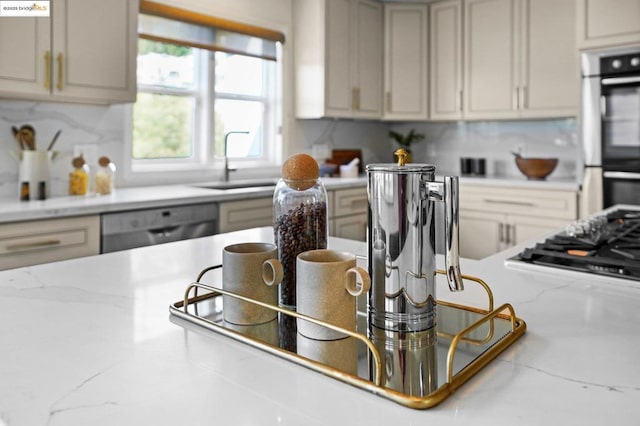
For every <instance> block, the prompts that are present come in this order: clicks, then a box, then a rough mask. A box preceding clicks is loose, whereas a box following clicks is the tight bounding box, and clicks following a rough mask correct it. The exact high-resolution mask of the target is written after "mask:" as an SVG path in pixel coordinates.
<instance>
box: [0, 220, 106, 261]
mask: <svg viewBox="0 0 640 426" xmlns="http://www.w3.org/2000/svg"><path fill="white" fill-rule="evenodd" d="M99 252H100V218H99V216H97V215H96V216H84V217H74V218H67V219H52V220H42V221H30V222H19V223H9V224H4V225H0V269H8V268H17V267H20V266H28V265H35V264H39V263H46V262H54V261H58V260H65V259H72V258H75V257H82V256H89V255H93V254H98V253H99Z"/></svg>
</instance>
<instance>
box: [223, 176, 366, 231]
mask: <svg viewBox="0 0 640 426" xmlns="http://www.w3.org/2000/svg"><path fill="white" fill-rule="evenodd" d="M327 203H328V207H329V235H331V236H334V237H340V238H348V239H352V240H359V241H365V240H366V238H367V188H366V187H358V188H348V189H334V190H329V191H327ZM219 214H220V222H219V225H218V226H219V229H218V231H219V232H230V231H238V230H240V229H247V228H253V227H258V226H272V225H273V198H272V197H264V198H254V199H250V200H239V201H225V202H221V203H220V204H219Z"/></svg>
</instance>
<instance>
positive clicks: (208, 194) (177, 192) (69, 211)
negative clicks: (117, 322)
mask: <svg viewBox="0 0 640 426" xmlns="http://www.w3.org/2000/svg"><path fill="white" fill-rule="evenodd" d="M276 180H277V179H275V178H274V182H275V181H276ZM436 180H441V176H437V177H436ZM323 182H324V184H325V187H326V188H327V189H328V190H333V189H345V188H354V187H363V186H366V185H367V178H366V177H365V176H360V177H357V178H323ZM205 184H206V183H202V184H197V183H196V184H181V185H161V186H146V187H127V188H117V189H116V191H115V192H114V193H113V194H110V195H106V196H95V195H89V196H68V197H54V198H50V199H47V200H44V201H28V202H23V201H19V200H18V199H17V195H16V198H7V197H4V198H0V223H8V222H16V221H25V220H36V219H50V218H60V217H69V216H81V215H89V214H100V213H108V212H114V211H124V210H137V209H145V208H154V207H168V206H175V205H184V204H197V203H206V202H222V201H231V200H241V199H248V198H260V197H268V196H270V195H272V194H273V189H274V187H273V186H262V187H249V188H238V189H227V190H219V189H208V188H203V187H200V186H198V185H205ZM460 184H461V185H463V184H473V185H493V186H507V187H523V188H525V187H526V188H538V189H549V190H554V189H555V190H569V191H578V190H579V185H578V184H577V183H576V181H575V180H572V179H555V180H554V179H549V180H546V181H530V180H527V179H526V178H524V177H522V178H513V177H510V178H507V177H470V176H463V177H461V178H460Z"/></svg>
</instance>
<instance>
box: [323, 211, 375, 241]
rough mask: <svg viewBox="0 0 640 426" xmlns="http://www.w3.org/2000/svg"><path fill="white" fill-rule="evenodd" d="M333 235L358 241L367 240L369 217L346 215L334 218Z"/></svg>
mask: <svg viewBox="0 0 640 426" xmlns="http://www.w3.org/2000/svg"><path fill="white" fill-rule="evenodd" d="M331 222H332V228H333V229H332V233H331V235H333V236H335V237H340V238H348V239H350V240H356V241H366V240H367V217H366V216H363V215H357V216H346V217H339V218H336V219H333V220H332V221H331Z"/></svg>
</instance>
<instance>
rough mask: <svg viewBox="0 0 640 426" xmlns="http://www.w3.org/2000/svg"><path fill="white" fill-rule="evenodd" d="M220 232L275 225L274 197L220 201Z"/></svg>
mask: <svg viewBox="0 0 640 426" xmlns="http://www.w3.org/2000/svg"><path fill="white" fill-rule="evenodd" d="M218 213H219V215H220V222H219V224H218V231H219V232H231V231H238V230H240V229H248V228H254V227H259V226H272V225H273V197H264V198H253V199H250V200H239V201H225V202H222V203H220V205H219V211H218Z"/></svg>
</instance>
